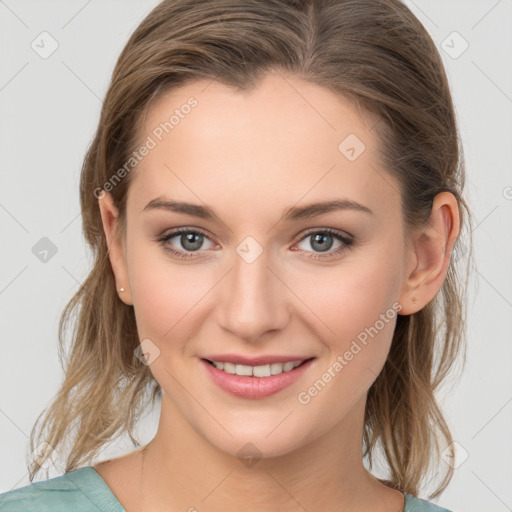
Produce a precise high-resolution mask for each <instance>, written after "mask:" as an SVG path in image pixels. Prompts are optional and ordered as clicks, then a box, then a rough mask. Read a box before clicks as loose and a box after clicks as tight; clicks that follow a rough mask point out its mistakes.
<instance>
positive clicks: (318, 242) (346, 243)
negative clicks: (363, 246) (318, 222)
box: [301, 228, 354, 259]
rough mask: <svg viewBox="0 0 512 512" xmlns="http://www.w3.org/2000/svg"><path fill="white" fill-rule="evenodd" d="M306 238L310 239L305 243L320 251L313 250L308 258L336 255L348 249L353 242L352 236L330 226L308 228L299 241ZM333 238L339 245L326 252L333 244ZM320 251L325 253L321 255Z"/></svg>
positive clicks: (323, 257)
mask: <svg viewBox="0 0 512 512" xmlns="http://www.w3.org/2000/svg"><path fill="white" fill-rule="evenodd" d="M313 235H314V236H313ZM308 238H309V239H310V242H309V243H307V245H309V246H310V247H312V248H313V249H316V250H318V251H320V252H315V253H314V254H313V255H312V256H308V257H309V258H313V259H325V258H331V257H334V256H337V255H339V254H341V253H342V252H345V251H346V250H347V249H350V248H351V246H352V244H353V243H354V241H353V239H352V238H349V237H348V236H346V235H345V234H343V233H342V232H340V231H337V230H335V229H330V228H325V229H321V230H320V229H314V230H310V231H308V232H307V233H306V235H305V236H304V237H302V238H301V242H303V241H305V240H307V239H308ZM334 240H337V241H338V242H339V243H340V244H341V246H340V247H339V248H338V249H336V250H334V251H331V252H328V251H329V250H330V249H331V248H332V246H333V245H334ZM322 253H327V254H326V255H323V254H322Z"/></svg>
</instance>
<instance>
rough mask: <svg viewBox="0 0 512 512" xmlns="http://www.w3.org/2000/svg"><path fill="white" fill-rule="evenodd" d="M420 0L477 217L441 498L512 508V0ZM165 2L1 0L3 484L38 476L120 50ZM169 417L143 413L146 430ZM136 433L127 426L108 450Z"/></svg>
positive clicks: (459, 507) (146, 434)
mask: <svg viewBox="0 0 512 512" xmlns="http://www.w3.org/2000/svg"><path fill="white" fill-rule="evenodd" d="M406 3H407V5H408V6H409V7H410V8H411V9H412V11H413V12H414V13H415V14H416V15H417V16H418V18H419V19H420V20H421V21H422V23H423V24H424V25H425V27H426V28H427V30H428V31H429V32H430V34H431V35H432V37H433V39H434V40H435V41H436V43H437V45H438V47H439V48H440V51H441V54H442V56H443V60H444V62H445V65H446V69H447V73H448V77H449V80H450V83H451V86H452V92H453V96H454V100H455V106H456V111H457V116H458V120H459V123H460V129H461V135H462V138H463V141H464V147H465V155H466V162H467V173H468V187H467V198H468V200H469V202H470V206H471V207H472V210H473V215H474V218H475V227H474V233H473V234H474V242H475V259H476V268H474V269H473V270H472V281H471V283H470V301H469V302H470V304H469V308H468V309H469V323H468V332H469V339H468V361H467V366H466V369H465V372H464V373H463V375H462V378H461V379H460V380H459V381H458V382H457V381H455V382H453V383H451V384H450V386H449V387H446V388H445V389H444V391H443V392H442V393H441V395H440V398H441V401H442V405H443V410H444V411H445V413H446V416H447V419H448V421H449V424H450V426H451V428H452V433H453V436H454V439H456V441H457V443H458V445H457V453H458V457H457V458H458V459H459V460H458V461H456V464H455V465H456V470H455V476H454V478H453V480H452V483H451V484H450V486H449V487H448V489H447V490H446V491H445V493H444V494H443V495H442V496H441V498H439V499H438V500H437V502H438V503H439V504H440V505H442V506H445V507H446V508H449V509H452V510H453V511H455V512H458V511H467V512H471V511H475V512H476V511H480V510H493V511H496V512H501V511H507V510H512V486H511V485H510V482H512V435H511V432H512V371H511V368H512V343H511V334H510V333H511V328H512V235H511V234H512V172H511V163H512V154H511V146H512V144H511V142H512V115H511V113H512V69H511V66H510V62H511V56H512V35H511V34H512V1H510V0H472V1H468V0H457V1H455V0H421V1H420V0H414V1H412V0H409V1H407V2H406ZM156 4H157V2H156V1H134V0H131V1H127V0H123V1H121V0H116V1H114V0H103V1H101V2H100V1H99V0H89V1H86V0H80V1H75V0H73V1H69V0H67V1H46V0H45V1H41V0H37V1H36V0H33V1H15V0H6V1H1V0H0V20H1V27H2V30H1V31H0V38H1V42H0V45H1V46H0V48H2V52H1V54H0V91H1V95H0V97H1V101H0V109H1V116H0V119H1V121H2V122H1V124H0V130H1V133H0V164H1V167H0V168H1V180H2V182H1V187H0V222H1V230H0V236H1V244H2V245H1V251H2V252H1V265H0V315H1V324H0V325H1V328H2V335H1V353H0V354H1V355H0V433H1V435H0V492H5V491H8V490H10V489H13V488H16V487H21V486H23V485H27V484H28V483H29V481H28V476H27V471H26V466H25V456H26V453H28V452H27V450H28V448H27V440H28V435H29V433H30V429H31V427H32V425H33V423H34V421H35V419H36V417H37V416H38V414H39V413H40V412H41V411H42V410H43V408H45V407H46V406H48V405H49V403H50V401H51V399H52V397H53V396H54V394H55V393H56V391H57V389H58V387H59V384H60V382H61V380H62V377H63V375H62V370H61V368H60V365H59V362H58V357H57V326H58V318H59V315H60V313H61V311H62V309H63V308H64V305H65V304H66V302H67V301H68V300H69V298H70V297H71V295H72V294H73V292H74V291H76V290H77V288H78V286H79V283H80V282H81V281H82V280H83V279H84V278H85V276H86V275H87V272H88V269H89V265H90V262H91V260H90V257H89V256H90V254H89V252H88V250H87V249H86V247H85V242H84V240H83V238H82V234H81V217H80V207H79V201H78V182H79V172H80V166H81V162H82V159H83V157H84V154H85V150H86V148H87V146H88V144H89V142H90V140H91V138H92V136H93V133H94V130H95V128H96V125H97V122H98V119H99V113H100V107H101V101H102V98H103V96H104V94H105V92H106V88H107V85H108V81H109V78H110V74H111V72H112V69H113V66H114V64H115V61H116V59H117V57H118V55H119V53H120V51H121V49H122V48H123V46H124V44H125V42H126V40H127V38H128V36H129V35H130V34H131V33H132V31H133V30H134V29H135V27H136V26H137V25H138V23H139V22H140V21H141V20H142V18H143V17H144V16H145V15H146V14H147V13H148V12H149V11H150V10H151V8H152V7H153V6H155V5H156ZM43 31H47V32H48V33H49V34H50V35H51V37H52V38H53V39H55V40H56V41H57V43H58V48H57V49H56V51H55V52H54V53H53V54H52V55H50V56H49V57H48V58H41V57H40V55H39V54H38V53H36V51H35V50H34V49H33V48H32V47H31V44H32V43H33V41H35V43H34V45H35V44H39V45H40V47H42V43H40V41H41V37H47V36H40V34H41V32H43ZM454 31H456V32H458V34H460V36H461V37H459V36H458V35H456V34H455V35H454V34H453V32H454ZM462 38H463V39H462ZM464 40H465V41H467V43H468V45H469V46H468V48H467V49H466V50H465V51H464V52H463V53H461V50H462V49H463V48H464V46H463V45H464ZM38 42H39V43H38ZM45 48H46V49H48V48H50V40H49V39H46V43H45ZM40 51H42V49H41V50H40ZM459 53H461V55H458V54H459ZM454 57H457V58H454ZM44 237H47V238H48V239H49V240H51V243H52V244H53V246H54V251H55V250H56V253H55V254H52V252H51V251H50V252H49V253H48V255H47V256H46V261H42V260H41V257H42V254H39V256H38V254H37V252H38V251H37V249H38V248H39V250H40V245H38V244H43V246H42V247H43V248H44V247H45V246H44V244H47V243H48V242H46V241H43V242H41V239H42V238H44ZM34 247H35V249H34ZM461 257H464V255H462V256H461ZM157 418H158V415H157V414H155V411H153V412H152V413H151V415H149V416H148V417H147V418H145V420H144V421H143V422H142V423H141V426H140V429H139V435H140V439H141V441H142V442H146V441H147V440H149V439H150V437H151V436H152V435H153V433H154V430H155V428H156V421H157ZM130 449H131V445H130V444H129V443H128V442H124V441H123V442H118V443H116V444H114V445H112V446H110V447H108V448H107V449H105V450H104V452H102V456H100V457H99V458H104V457H106V456H107V455H108V456H110V455H116V454H121V453H123V452H124V451H126V450H130ZM443 463H444V462H443ZM440 469H442V468H440ZM58 474H60V473H58V472H56V473H53V474H52V473H50V476H56V475H58ZM427 491H428V488H426V489H425V492H424V494H426V492H427Z"/></svg>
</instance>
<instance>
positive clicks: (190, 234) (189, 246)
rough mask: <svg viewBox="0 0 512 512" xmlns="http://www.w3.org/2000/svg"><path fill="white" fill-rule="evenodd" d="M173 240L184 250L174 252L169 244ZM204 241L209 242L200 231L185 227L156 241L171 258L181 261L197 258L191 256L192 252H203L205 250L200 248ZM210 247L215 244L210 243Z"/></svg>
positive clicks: (174, 230)
mask: <svg viewBox="0 0 512 512" xmlns="http://www.w3.org/2000/svg"><path fill="white" fill-rule="evenodd" d="M175 238H176V239H177V242H175V244H176V243H178V244H180V245H181V246H182V247H183V249H184V250H181V249H178V250H176V249H174V248H173V247H172V246H173V244H172V243H171V242H172V240H173V239H175ZM205 239H206V240H209V239H208V238H207V236H206V235H205V234H204V233H203V232H202V231H199V230H197V229H191V228H186V227H185V228H176V229H173V230H172V231H171V232H169V233H167V234H166V235H164V236H163V237H161V238H159V239H158V241H159V242H160V243H161V244H162V246H163V247H164V249H165V250H166V251H168V252H170V253H171V254H172V255H173V256H176V257H178V258H182V259H191V258H196V257H197V256H196V255H194V254H193V253H194V252H198V251H202V250H205V248H204V247H202V246H203V243H204V240H205ZM212 246H213V247H215V244H213V243H212Z"/></svg>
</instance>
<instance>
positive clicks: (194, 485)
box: [140, 395, 404, 512]
mask: <svg viewBox="0 0 512 512" xmlns="http://www.w3.org/2000/svg"><path fill="white" fill-rule="evenodd" d="M364 406H365V402H364V401H362V402H361V403H359V404H358V405H357V407H354V409H353V410H352V411H351V413H350V415H349V416H347V417H346V418H344V421H343V422H342V423H341V424H338V425H336V427H335V428H333V429H331V430H328V431H326V432H325V433H323V434H322V435H321V436H320V437H318V438H317V439H314V440H312V441H310V442H307V443H305V444H303V445H301V446H300V447H298V448H297V449H296V450H293V451H291V452H289V453H287V454H285V455H281V456H278V457H271V458H257V457H256V458H254V459H252V460H251V459H250V458H244V457H243V456H240V457H239V456H237V455H231V454H228V453H226V452H225V451H222V450H219V449H218V448H217V447H215V446H213V445H212V444H211V443H210V442H208V440H206V439H205V438H204V437H202V436H200V435H199V434H198V433H197V431H196V430H194V429H193V428H190V425H189V424H188V423H187V422H186V421H185V420H184V418H183V417H182V416H181V415H180V413H179V411H178V410H176V409H175V408H174V407H173V405H172V404H171V403H170V400H167V399H166V397H165V395H164V396H163V397H162V410H161V415H160V421H159V426H158V430H157V433H156V435H155V437H154V439H153V440H152V441H151V442H150V443H149V444H148V445H147V447H146V449H144V450H143V451H141V452H140V453H141V466H140V467H141V480H142V483H141V502H142V503H141V507H140V509H141V510H155V511H156V510H174V509H176V510H179V509H182V510H190V511H194V510H195V509H196V508H197V510H201V509H208V510H209V511H212V512H215V511H219V512H220V511H223V512H230V511H235V510H236V511H237V512H238V511H239V510H240V509H241V508H243V509H244V510H245V511H247V512H253V511H254V512H256V511H261V510H262V509H264V510H267V511H269V512H270V511H274V510H275V511H276V512H277V511H279V512H283V511H287V510H290V511H294V512H295V511H297V510H336V511H337V510H356V509H357V510H360V511H366V510H368V511H370V510H372V511H376V510H379V511H381V510H382V511H386V512H387V511H388V510H389V511H393V512H401V511H402V510H403V503H404V497H403V495H402V494H401V493H399V492H398V491H394V490H392V489H390V488H388V487H386V486H384V485H383V484H381V483H380V482H379V481H378V480H377V479H376V478H375V477H374V476H373V475H371V474H370V473H369V472H368V471H367V470H366V468H365V467H364V465H363V461H362V455H361V448H362V425H363V417H364ZM242 455H245V453H244V452H242Z"/></svg>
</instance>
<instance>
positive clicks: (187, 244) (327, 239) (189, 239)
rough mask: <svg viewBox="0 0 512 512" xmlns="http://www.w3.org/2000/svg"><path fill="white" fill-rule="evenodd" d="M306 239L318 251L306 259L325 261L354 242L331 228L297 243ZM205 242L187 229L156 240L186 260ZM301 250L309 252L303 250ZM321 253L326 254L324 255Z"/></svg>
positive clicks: (198, 233) (199, 234)
mask: <svg viewBox="0 0 512 512" xmlns="http://www.w3.org/2000/svg"><path fill="white" fill-rule="evenodd" d="M313 235H315V236H313ZM308 238H310V240H311V241H310V242H309V246H310V247H312V248H313V249H314V250H317V251H319V252H314V253H313V254H312V255H311V256H308V258H312V259H327V258H331V257H335V256H337V255H339V254H341V253H343V252H345V251H346V250H347V249H350V248H351V246H352V245H353V243H354V240H353V239H352V238H350V237H349V236H347V235H345V234H344V233H342V232H341V231H337V230H335V229H331V228H324V229H312V230H309V231H308V232H307V233H306V235H305V236H303V237H302V238H301V239H300V242H299V243H303V242H304V241H305V240H306V239H308ZM174 239H176V241H175V242H173V240H174ZM205 240H209V238H208V237H207V235H206V234H205V233H203V232H202V231H200V230H198V229H197V228H194V229H192V228H187V227H182V228H176V229H173V230H172V231H170V232H168V233H167V234H166V235H164V236H162V237H160V238H158V242H160V244H161V245H162V246H163V247H164V249H165V250H166V251H167V252H169V253H171V254H172V255H173V256H174V257H177V258H181V259H187V260H188V259H192V258H197V257H199V254H197V255H196V254H194V253H200V252H201V251H204V250H206V249H208V247H207V248H205V247H203V244H204V241H205ZM334 240H336V241H338V243H340V244H341V246H340V247H339V248H338V249H336V250H334V251H330V249H331V248H332V246H333V245H334ZM176 245H181V247H182V249H180V248H178V249H176V248H175V247H176ZM212 247H217V245H216V244H214V243H213V242H212V245H211V246H210V248H212ZM301 250H303V251H305V252H310V251H308V250H307V249H304V248H302V249H301ZM323 253H326V254H325V255H324V254H323Z"/></svg>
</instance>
